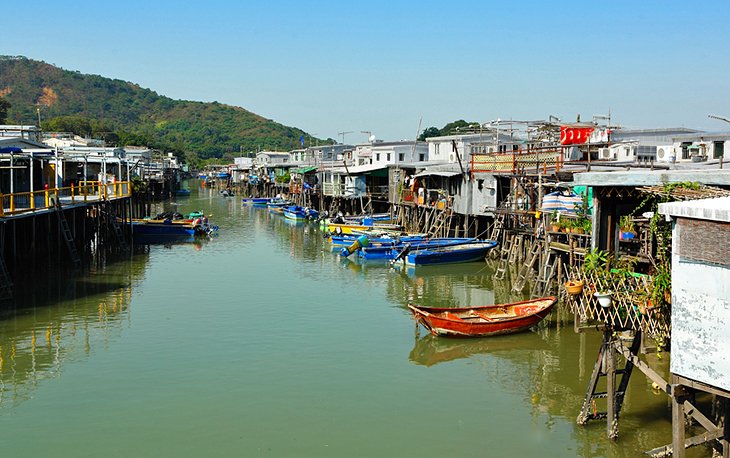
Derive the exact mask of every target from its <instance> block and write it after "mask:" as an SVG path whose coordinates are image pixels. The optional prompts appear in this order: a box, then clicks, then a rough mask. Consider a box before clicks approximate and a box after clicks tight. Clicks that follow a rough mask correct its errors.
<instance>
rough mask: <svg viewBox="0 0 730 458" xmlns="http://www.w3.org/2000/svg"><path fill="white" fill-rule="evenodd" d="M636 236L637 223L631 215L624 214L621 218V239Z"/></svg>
mask: <svg viewBox="0 0 730 458" xmlns="http://www.w3.org/2000/svg"><path fill="white" fill-rule="evenodd" d="M635 236H636V225H635V224H634V220H633V218H631V216H630V215H624V216H622V217H621V218H620V219H619V235H618V238H619V240H631V239H633V238H634V237H635Z"/></svg>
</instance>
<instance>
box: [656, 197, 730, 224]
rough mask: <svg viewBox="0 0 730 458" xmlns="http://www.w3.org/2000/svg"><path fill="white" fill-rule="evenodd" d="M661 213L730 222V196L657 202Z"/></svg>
mask: <svg viewBox="0 0 730 458" xmlns="http://www.w3.org/2000/svg"><path fill="white" fill-rule="evenodd" d="M659 213H661V214H662V215H669V216H679V217H685V218H695V219H704V220H712V221H721V222H724V223H730V197H718V198H716V199H701V200H688V201H684V202H670V203H663V204H659Z"/></svg>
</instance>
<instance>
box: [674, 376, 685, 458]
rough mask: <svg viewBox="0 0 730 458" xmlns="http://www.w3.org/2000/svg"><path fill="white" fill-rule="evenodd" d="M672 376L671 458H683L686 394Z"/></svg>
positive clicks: (675, 377)
mask: <svg viewBox="0 0 730 458" xmlns="http://www.w3.org/2000/svg"><path fill="white" fill-rule="evenodd" d="M677 382H678V380H677V376H676V375H672V456H673V457H674V458H684V437H685V432H684V398H685V395H686V392H685V390H684V387H683V386H682V385H679V384H678V383H677Z"/></svg>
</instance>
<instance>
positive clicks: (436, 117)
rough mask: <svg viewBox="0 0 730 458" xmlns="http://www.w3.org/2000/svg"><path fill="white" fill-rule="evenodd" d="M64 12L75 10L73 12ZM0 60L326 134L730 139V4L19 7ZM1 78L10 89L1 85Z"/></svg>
mask: <svg viewBox="0 0 730 458" xmlns="http://www.w3.org/2000/svg"><path fill="white" fill-rule="evenodd" d="M60 3H63V5H60ZM2 10H3V19H4V20H3V31H2V34H1V35H0V54H6V55H24V56H27V57H29V58H33V59H39V60H44V61H46V62H49V63H53V64H56V65H58V66H60V67H63V68H66V69H69V70H78V71H80V72H82V73H93V74H99V75H103V76H106V77H112V78H118V79H122V80H127V81H132V82H135V83H137V84H139V85H140V86H142V87H146V88H150V89H152V90H154V91H156V92H157V93H159V94H162V95H166V96H169V97H172V98H175V99H186V100H202V101H213V100H217V101H219V102H222V103H227V104H231V105H237V106H241V107H244V108H246V109H248V110H250V111H253V112H255V113H258V114H260V115H262V116H265V117H267V118H271V119H274V120H276V121H278V122H281V123H283V124H286V125H290V126H296V127H300V128H302V129H304V130H306V131H307V132H309V133H311V134H316V136H318V137H320V138H326V137H332V138H337V139H338V140H339V139H341V137H340V136H339V135H338V132H342V131H352V132H353V133H351V134H348V135H347V136H345V140H346V141H347V142H348V143H352V142H361V141H364V140H365V139H366V137H367V135H366V134H362V133H360V132H361V131H372V132H374V133H375V135H376V136H377V137H378V138H382V139H386V140H397V139H411V138H414V137H415V135H416V132H417V129H418V125H419V119H422V122H421V129H423V128H426V127H429V126H436V127H441V126H443V125H444V124H446V123H448V122H450V121H453V120H456V119H466V120H469V121H482V122H486V121H489V120H492V119H496V118H501V119H510V118H512V119H544V118H547V116H548V115H550V114H552V115H557V116H559V117H561V118H563V119H564V120H575V117H576V115H577V114H581V117H582V119H583V120H586V119H590V118H591V116H592V115H594V114H605V113H607V112H608V110H609V109H610V110H611V113H612V116H613V120H614V121H615V122H616V123H618V124H620V125H623V126H626V127H676V126H686V127H695V128H702V129H707V130H728V129H729V128H730V126H728V125H727V124H726V123H723V122H721V121H716V120H712V119H708V118H707V115H708V114H710V113H713V114H719V115H723V116H728V117H730V59H728V55H729V54H730V27H728V23H729V22H730V2H728V1H727V0H725V1H704V2H675V1H664V2H660V1H641V2H636V1H633V2H628V1H613V2H600V3H599V2H586V1H581V2H573V1H569V2H567V1H566V2H544V1H521V2H505V1H500V2H490V1H481V2H480V1H470V0H465V1H461V2H458V3H451V2H433V1H428V0H426V1H419V2H406V1H397V0H391V1H380V0H375V1H369V2H362V3H347V2H334V1H311V2H294V1H277V0H271V1H266V2H263V1H262V2H247V1H245V0H244V1H223V0H209V1H206V2H200V1H196V2H185V1H175V2H173V1H154V0H148V1H146V2H142V1H137V0H125V1H123V2H114V3H112V2H108V3H107V2H104V3H102V2H87V1H78V2H58V1H56V2H48V1H36V2H7V4H4V5H3V7H2ZM1 85H2V82H1V81H0V86H1Z"/></svg>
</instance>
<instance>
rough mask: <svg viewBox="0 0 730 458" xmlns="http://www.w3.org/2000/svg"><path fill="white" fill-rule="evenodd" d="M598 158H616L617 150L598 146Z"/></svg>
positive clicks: (609, 159) (607, 159) (603, 159)
mask: <svg viewBox="0 0 730 458" xmlns="http://www.w3.org/2000/svg"><path fill="white" fill-rule="evenodd" d="M598 159H600V160H602V161H612V160H616V150H613V149H611V148H598Z"/></svg>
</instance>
